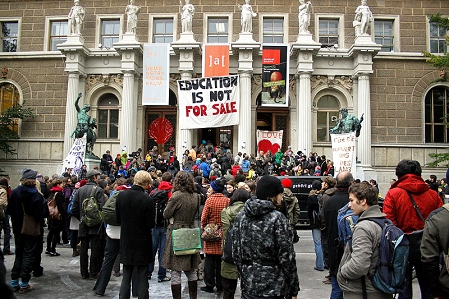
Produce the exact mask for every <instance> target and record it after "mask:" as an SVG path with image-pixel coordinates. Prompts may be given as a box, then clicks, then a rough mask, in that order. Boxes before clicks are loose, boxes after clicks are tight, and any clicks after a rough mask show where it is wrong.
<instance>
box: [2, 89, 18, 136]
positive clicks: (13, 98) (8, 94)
mask: <svg viewBox="0 0 449 299" xmlns="http://www.w3.org/2000/svg"><path fill="white" fill-rule="evenodd" d="M18 104H20V94H19V90H18V89H17V87H16V86H15V85H14V84H11V83H2V84H0V112H4V111H6V110H8V109H9V108H11V107H13V106H14V105H18ZM18 124H19V120H18V119H16V120H15V121H14V124H13V126H14V127H13V128H12V130H13V131H14V132H16V133H17V134H18V132H19V127H18Z"/></svg>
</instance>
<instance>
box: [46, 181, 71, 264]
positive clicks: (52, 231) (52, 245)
mask: <svg viewBox="0 0 449 299" xmlns="http://www.w3.org/2000/svg"><path fill="white" fill-rule="evenodd" d="M52 184H53V187H52V188H51V189H50V197H49V199H48V200H54V201H55V203H54V205H55V206H56V209H57V210H58V212H59V214H60V215H61V218H60V219H53V218H51V217H48V218H47V225H48V235H47V250H46V251H45V254H48V255H50V256H60V254H59V253H58V252H56V245H57V244H58V243H59V241H60V240H61V239H60V233H61V232H62V230H63V229H64V226H65V223H64V221H63V220H65V215H66V210H65V208H64V193H63V190H62V187H63V186H64V182H63V181H62V180H60V179H56V180H54V181H53V182H52Z"/></svg>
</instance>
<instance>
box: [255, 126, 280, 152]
mask: <svg viewBox="0 0 449 299" xmlns="http://www.w3.org/2000/svg"><path fill="white" fill-rule="evenodd" d="M283 135H284V131H283V130H280V131H262V130H257V152H258V153H260V151H263V152H264V153H266V152H268V150H270V151H271V154H272V155H274V154H276V153H277V151H278V149H280V148H281V147H282V136H283Z"/></svg>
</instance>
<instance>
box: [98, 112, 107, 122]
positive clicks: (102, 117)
mask: <svg viewBox="0 0 449 299" xmlns="http://www.w3.org/2000/svg"><path fill="white" fill-rule="evenodd" d="M107 122H108V110H98V123H99V124H102V123H107Z"/></svg>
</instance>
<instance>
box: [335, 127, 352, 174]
mask: <svg viewBox="0 0 449 299" xmlns="http://www.w3.org/2000/svg"><path fill="white" fill-rule="evenodd" d="M331 140H332V157H333V159H334V168H335V175H337V173H339V172H342V171H349V172H351V173H352V174H353V175H355V172H356V153H355V148H356V144H355V140H356V137H355V132H351V133H345V134H331Z"/></svg>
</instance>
